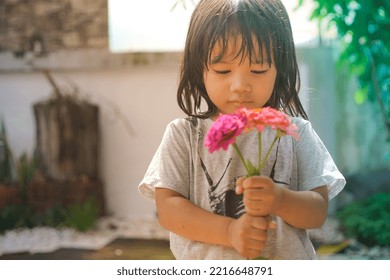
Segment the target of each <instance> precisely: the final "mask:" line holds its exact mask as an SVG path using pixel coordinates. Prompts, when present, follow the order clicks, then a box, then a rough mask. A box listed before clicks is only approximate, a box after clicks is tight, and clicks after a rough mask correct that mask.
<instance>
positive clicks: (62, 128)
mask: <svg viewBox="0 0 390 280" xmlns="http://www.w3.org/2000/svg"><path fill="white" fill-rule="evenodd" d="M197 2H198V0H147V1H146V0H145V1H137V0H129V1H120V0H57V1H43V0H36V1H29V0H3V1H0V241H2V242H0V255H5V256H6V255H7V254H10V253H18V252H24V251H30V252H31V251H34V250H35V251H34V252H41V251H45V252H49V251H53V250H55V249H58V248H61V247H68V248H70V247H83V246H84V247H83V248H92V249H94V248H95V247H96V248H102V247H104V246H105V245H107V244H108V243H109V242H111V241H113V240H115V239H116V238H128V239H129V238H143V239H150V240H152V239H153V240H154V239H163V240H166V238H167V233H166V232H165V231H164V230H163V229H161V228H160V227H159V226H158V224H157V222H156V211H155V206H154V204H153V203H151V202H149V201H146V200H145V199H144V198H142V197H141V196H140V194H139V193H138V189H137V186H138V183H139V182H140V180H141V179H142V178H143V176H144V173H145V171H146V169H147V167H148V164H149V162H150V160H151V158H152V156H153V154H154V152H155V150H156V149H157V147H158V145H159V143H160V140H161V137H162V134H163V132H164V130H165V127H166V125H167V124H168V122H170V121H171V120H173V119H174V118H177V117H181V116H183V114H182V113H181V111H180V110H179V109H178V106H177V105H176V86H177V82H178V73H179V63H180V55H181V51H182V49H183V46H184V40H185V35H186V29H187V26H188V21H189V16H190V14H191V12H192V10H193V8H194V5H195V4H196V3H197ZM283 2H284V4H285V6H286V8H287V9H288V11H289V15H290V20H291V23H292V28H293V32H294V40H295V43H296V50H297V55H298V59H299V66H300V71H301V82H302V84H301V91H300V96H301V101H302V103H303V104H304V107H305V109H306V111H307V112H308V115H309V119H310V120H311V122H312V123H313V126H314V128H315V129H316V131H317V133H318V134H319V135H320V137H321V138H322V140H323V142H324V143H325V145H326V146H327V148H328V150H329V151H330V153H331V154H332V156H333V158H334V160H335V162H336V164H337V165H338V167H339V169H340V170H341V172H342V173H343V174H344V176H345V177H346V178H347V186H346V189H345V190H344V191H343V192H342V193H341V194H340V195H339V196H338V197H337V198H336V199H334V200H333V201H332V203H331V207H330V209H329V217H330V219H329V221H328V222H327V223H326V225H325V226H324V228H322V229H319V230H318V231H313V232H312V237H313V241H314V243H315V245H316V246H317V248H318V250H319V251H320V252H322V253H323V254H324V255H327V254H337V253H340V252H346V250H347V249H349V250H352V251H353V250H355V251H356V250H361V248H365V250H366V249H367V248H376V249H377V248H388V247H389V246H390V223H389V221H390V195H389V190H390V15H389V13H390V2H389V1H386V0H373V1H363V0H342V1H341V0H339V1H337V0H332V1H329V0H294V1H287V0H285V1H283ZM43 229H45V230H43ZM68 229H72V232H71V233H69V234H68V235H66V234H64V233H63V232H64V230H68ZM34 230H35V231H34ZM37 230H38V231H37ZM50 230H54V231H55V232H54V233H53V231H50ZM99 230H100V231H99ZM48 231H49V232H50V233H49V236H51V238H49V239H48V238H47V234H48ZM58 231H60V233H58ZM102 231H103V232H104V233H103V234H102V233H101V232H102ZM91 232H92V233H93V234H94V235H93V236H94V237H96V236H101V237H102V240H103V241H101V242H99V241H97V240H96V239H94V238H91V235H88V233H91ZM110 232H111V233H110ZM113 232H114V233H113ZM78 233H80V234H81V235H77V234H78ZM61 234H62V235H61ZM82 234H84V235H82ZM85 234H87V235H85ZM99 234H101V235H99ZM53 236H55V237H53ZM58 236H60V237H58ZM65 236H67V238H68V239H67V240H66V241H63V240H62V241H61V238H62V239H64V238H65ZM23 238H24V239H29V240H30V242H31V239H33V240H34V241H33V242H35V244H36V243H37V242H40V241H42V240H43V241H42V242H43V243H45V242H46V243H50V242H52V243H51V246H46V247H45V246H44V245H42V247H39V246H38V247H37V245H34V246H35V247H34V248H35V249H34V248H32V247H31V246H32V245H31V244H29V243H28V242H27V243H26V244H25V243H23V242H24V241H23V240H22V239H23ZM83 238H84V239H85V240H89V241H85V242H86V243H88V242H89V243H88V244H87V245H86V244H85V243H83V242H82V241H80V240H82V239H83ZM84 239H83V240H84ZM91 240H94V241H93V242H92V241H91ZM91 243H93V244H91ZM53 244H54V245H53ZM77 244H78V245H77ZM46 245H47V244H46ZM94 246H95V247H94ZM42 248H43V249H42ZM321 250H322V251H321ZM379 254H380V253H379ZM120 255H121V254H120ZM152 257H153V256H152ZM380 257H382V258H386V256H383V255H379V256H378V255H374V256H369V258H380ZM387 257H388V258H390V256H387ZM140 258H146V257H145V256H144V255H143V256H142V257H140Z"/></svg>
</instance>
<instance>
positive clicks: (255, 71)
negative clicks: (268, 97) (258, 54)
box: [251, 69, 268, 74]
mask: <svg viewBox="0 0 390 280" xmlns="http://www.w3.org/2000/svg"><path fill="white" fill-rule="evenodd" d="M267 71H268V69H267V70H252V71H251V72H252V73H253V74H264V73H266V72H267Z"/></svg>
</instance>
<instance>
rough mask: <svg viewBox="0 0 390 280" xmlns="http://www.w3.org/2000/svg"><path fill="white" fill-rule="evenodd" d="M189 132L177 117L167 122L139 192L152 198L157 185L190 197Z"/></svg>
mask: <svg viewBox="0 0 390 280" xmlns="http://www.w3.org/2000/svg"><path fill="white" fill-rule="evenodd" d="M188 139H189V134H188V131H187V130H186V128H185V123H183V122H181V121H180V120H176V121H173V122H171V123H170V124H168V126H167V128H166V130H165V133H164V136H163V138H162V141H161V143H160V145H159V147H158V149H157V151H156V153H155V155H154V156H153V159H152V161H151V163H150V165H149V167H148V169H147V171H146V174H145V176H144V178H143V180H142V181H141V183H140V184H139V186H138V188H139V191H140V193H141V194H142V195H143V196H144V197H145V198H147V199H149V200H154V193H155V188H156V187H161V188H167V189H171V190H174V191H176V192H178V193H180V194H181V195H183V196H184V197H186V198H188V197H189V191H188V185H189V180H190V178H189V176H190V172H189V161H190V158H189V154H190V146H189V140H188Z"/></svg>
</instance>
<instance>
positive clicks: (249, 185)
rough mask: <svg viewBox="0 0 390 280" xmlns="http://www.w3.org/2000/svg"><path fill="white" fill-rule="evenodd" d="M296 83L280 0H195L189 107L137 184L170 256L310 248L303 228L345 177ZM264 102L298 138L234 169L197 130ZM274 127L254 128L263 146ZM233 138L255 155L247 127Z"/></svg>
mask: <svg viewBox="0 0 390 280" xmlns="http://www.w3.org/2000/svg"><path fill="white" fill-rule="evenodd" d="M298 90H299V72H298V66H297V61H296V56H295V49H294V42H293V37H292V31H291V27H290V22H289V19H288V15H287V13H286V10H285V8H284V6H283V5H282V3H281V1H280V0H201V1H200V2H199V4H198V5H197V7H196V8H195V10H194V12H193V15H192V18H191V22H190V26H189V30H188V36H187V41H186V45H185V50H184V57H183V62H182V68H181V75H180V82H179V86H178V92H177V99H178V104H179V106H180V108H181V109H182V110H183V111H184V112H185V113H186V114H187V115H188V117H187V118H181V119H177V120H174V121H172V122H171V123H170V124H169V125H168V127H167V129H166V131H165V134H164V136H163V139H162V142H161V144H160V146H159V148H158V150H157V152H156V154H155V155H154V157H153V160H152V162H151V164H150V166H149V168H148V170H147V172H146V175H145V177H144V179H143V180H142V182H141V183H140V186H139V189H140V192H141V193H142V194H143V195H144V196H145V197H146V198H149V199H155V201H156V205H157V211H158V218H159V222H160V224H161V225H162V226H163V227H165V228H166V229H168V230H169V231H170V232H171V234H170V244H171V250H172V252H173V254H174V255H175V257H176V258H177V259H245V258H255V257H258V256H260V257H264V258H268V259H313V258H315V251H314V249H313V246H312V244H311V242H310V239H309V237H308V233H307V229H310V228H315V227H319V226H321V225H322V224H323V223H324V221H325V219H326V216H327V209H328V200H329V199H331V198H332V197H334V196H335V195H336V194H337V193H339V192H340V191H341V189H342V188H343V187H344V184H345V180H344V178H343V176H342V175H341V173H340V172H339V171H338V169H337V167H336V166H335V164H334V162H333V160H332V158H331V156H330V154H329V153H328V151H327V150H326V148H325V147H324V145H323V143H322V142H321V140H320V139H319V137H318V136H317V134H316V133H315V132H314V130H313V129H312V127H311V124H310V122H309V121H307V116H306V113H305V111H304V109H303V107H302V105H301V103H300V101H299V99H298ZM264 106H271V107H273V108H275V109H279V110H281V111H283V112H285V113H287V114H289V115H290V116H291V117H292V120H293V121H294V123H295V124H296V125H297V126H298V129H299V134H300V140H299V141H295V140H294V139H292V138H291V137H289V136H285V137H282V138H280V140H279V141H278V143H277V144H276V145H275V146H274V148H273V149H272V152H271V154H270V156H269V158H268V161H267V163H266V165H265V166H264V167H263V169H262V174H264V175H263V176H256V177H250V178H247V179H242V178H243V177H244V176H245V169H244V168H243V166H242V164H241V162H240V160H239V158H238V157H237V155H236V154H235V152H234V151H233V149H232V148H231V147H230V148H229V150H228V151H219V152H215V153H213V154H210V153H209V152H208V150H207V149H206V148H205V146H204V139H205V135H206V133H207V131H208V130H209V128H210V126H211V125H212V123H213V120H215V119H216V117H217V116H218V115H219V114H227V113H233V112H235V111H236V109H237V108H240V107H245V108H259V107H264ZM273 133H274V132H272V131H267V132H264V133H263V137H262V138H263V146H264V147H265V148H267V147H269V145H270V143H271V141H272V140H273V138H274V134H273ZM237 144H238V146H239V147H240V149H241V151H242V153H243V154H244V155H245V156H246V157H248V158H249V159H250V160H251V161H252V162H256V156H257V135H256V133H253V134H245V135H241V136H239V137H238V139H237ZM242 194H243V195H242ZM243 198H244V199H243ZM270 217H272V219H270Z"/></svg>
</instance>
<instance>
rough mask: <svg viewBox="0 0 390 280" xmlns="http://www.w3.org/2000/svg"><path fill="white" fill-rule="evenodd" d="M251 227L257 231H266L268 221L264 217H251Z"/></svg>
mask: <svg viewBox="0 0 390 280" xmlns="http://www.w3.org/2000/svg"><path fill="white" fill-rule="evenodd" d="M250 225H251V227H253V228H255V229H259V230H266V229H267V228H268V226H267V225H268V220H267V218H266V217H263V216H260V217H257V216H252V219H251V221H250Z"/></svg>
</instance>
